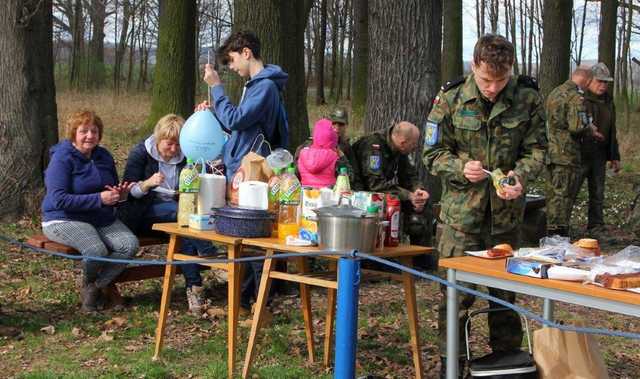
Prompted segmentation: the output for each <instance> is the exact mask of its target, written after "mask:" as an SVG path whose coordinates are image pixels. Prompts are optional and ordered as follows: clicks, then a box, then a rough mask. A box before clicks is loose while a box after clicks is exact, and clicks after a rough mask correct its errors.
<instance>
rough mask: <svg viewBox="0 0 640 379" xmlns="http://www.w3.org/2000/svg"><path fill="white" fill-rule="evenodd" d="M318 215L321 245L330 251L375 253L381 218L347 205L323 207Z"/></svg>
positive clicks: (319, 241) (318, 210) (319, 242)
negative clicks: (379, 219)
mask: <svg viewBox="0 0 640 379" xmlns="http://www.w3.org/2000/svg"><path fill="white" fill-rule="evenodd" d="M314 212H315V213H316V214H317V215H318V244H319V246H320V248H322V249H325V250H331V251H351V250H354V249H356V250H358V251H362V252H364V253H372V252H373V250H374V247H375V243H376V237H377V234H378V215H377V213H375V214H367V213H366V212H365V211H363V210H362V209H360V208H356V207H353V206H352V205H351V204H350V202H349V203H348V204H342V203H341V204H339V205H335V206H331V207H322V208H318V209H316V210H314Z"/></svg>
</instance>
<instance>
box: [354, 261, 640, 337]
mask: <svg viewBox="0 0 640 379" xmlns="http://www.w3.org/2000/svg"><path fill="white" fill-rule="evenodd" d="M356 255H357V256H359V257H362V258H365V259H369V260H371V261H374V262H378V263H381V264H384V265H386V266H389V267H393V268H395V269H398V270H400V271H404V272H407V273H409V274H412V275H414V276H417V277H420V278H422V279H427V280H431V281H434V282H437V283H440V284H443V285H445V286H447V287H453V288H455V289H456V290H458V291H462V292H466V293H468V294H470V295H474V296H477V297H479V298H482V299H486V300H489V301H492V302H494V303H497V304H500V305H502V306H504V307H507V308H510V309H512V310H514V311H516V312H518V313H520V314H523V315H525V316H526V317H528V318H530V319H532V320H535V321H538V322H540V323H541V324H543V325H545V326H548V327H551V328H557V329H560V330H565V331H570V332H578V333H590V334H599V335H605V336H612V337H626V338H632V339H640V334H639V333H631V332H620V331H616V330H609V329H600V328H588V327H576V326H570V325H562V324H557V323H555V322H553V321H549V320H546V319H544V318H543V317H541V316H539V315H537V314H535V313H533V312H531V311H530V310H528V309H525V308H522V307H520V306H518V305H515V304H511V303H509V302H507V301H504V300H502V299H498V298H497V297H493V296H491V295H489V294H486V293H484V292H480V291H477V290H474V289H471V288H468V287H464V286H461V285H459V284H456V283H452V282H449V281H447V280H444V279H442V278H440V277H438V276H435V275H431V274H427V273H424V272H421V271H417V270H415V269H412V268H410V267H406V266H403V265H401V264H398V263H395V262H392V261H389V260H386V259H383V258H380V257H376V256H374V255H370V254H367V253H361V252H359V251H358V252H356Z"/></svg>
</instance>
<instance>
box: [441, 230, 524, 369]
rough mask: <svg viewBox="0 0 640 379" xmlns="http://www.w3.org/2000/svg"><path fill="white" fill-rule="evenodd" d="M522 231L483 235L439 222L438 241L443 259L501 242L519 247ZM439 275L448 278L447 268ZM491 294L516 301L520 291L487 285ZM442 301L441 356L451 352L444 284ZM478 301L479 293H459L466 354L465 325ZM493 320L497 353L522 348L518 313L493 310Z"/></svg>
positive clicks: (491, 331) (491, 329) (491, 327)
mask: <svg viewBox="0 0 640 379" xmlns="http://www.w3.org/2000/svg"><path fill="white" fill-rule="evenodd" d="M490 223H491V222H490V220H486V222H485V223H484V224H485V225H490ZM518 234H519V233H518V230H517V229H516V230H514V231H512V232H509V233H502V234H497V235H491V233H490V232H489V231H488V230H487V231H486V232H484V233H480V234H469V233H464V232H461V231H458V230H455V229H453V228H452V227H450V226H448V225H444V224H439V225H438V230H437V232H436V240H437V244H438V245H437V246H438V252H439V256H440V258H450V257H459V256H462V255H464V251H465V250H471V251H473V250H483V249H486V248H488V247H492V246H494V245H497V244H499V243H508V244H510V245H511V246H513V248H514V249H515V248H516V247H517V246H518V240H519V238H518ZM438 276H440V277H441V278H443V279H446V272H445V271H444V270H439V271H438ZM465 286H467V287H469V288H474V289H475V288H476V286H475V285H472V284H468V283H465ZM487 290H488V292H489V294H490V295H491V296H494V297H497V298H498V299H502V300H505V301H508V302H510V303H513V302H515V300H516V294H515V293H513V292H510V291H505V290H501V289H498V288H487ZM440 292H441V293H442V295H443V297H442V301H441V302H440V304H439V305H438V347H439V348H440V355H441V356H443V357H444V356H446V353H447V287H446V286H444V285H442V286H440ZM474 302H475V296H472V295H469V294H466V293H462V292H460V293H459V295H458V305H459V308H458V309H459V310H458V312H459V313H458V320H459V324H458V325H459V328H460V331H459V336H460V345H459V346H460V349H461V350H460V353H459V355H460V356H462V355H464V353H462V352H463V351H464V346H465V341H464V325H465V323H466V321H467V318H468V313H469V309H470V308H471V306H472V305H473V303H474ZM489 307H490V308H499V307H501V306H500V305H498V304H496V303H493V302H489ZM487 317H488V321H489V346H491V349H492V350H493V351H494V352H501V351H511V350H515V349H518V348H520V346H521V344H522V325H521V322H520V316H518V313H516V312H514V311H512V310H509V311H504V312H491V313H489V314H488V315H487Z"/></svg>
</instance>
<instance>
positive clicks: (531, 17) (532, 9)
mask: <svg viewBox="0 0 640 379" xmlns="http://www.w3.org/2000/svg"><path fill="white" fill-rule="evenodd" d="M529 4H530V6H529V56H528V58H527V59H528V63H527V65H528V67H527V75H533V59H532V57H533V55H532V54H533V24H534V22H535V21H534V20H535V0H531V2H530V3H529Z"/></svg>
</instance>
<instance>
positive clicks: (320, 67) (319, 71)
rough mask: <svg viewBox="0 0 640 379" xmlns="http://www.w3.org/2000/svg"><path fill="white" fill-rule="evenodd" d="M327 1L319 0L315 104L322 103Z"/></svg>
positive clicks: (323, 100) (323, 101)
mask: <svg viewBox="0 0 640 379" xmlns="http://www.w3.org/2000/svg"><path fill="white" fill-rule="evenodd" d="M327 1H328V0H320V24H319V29H320V33H319V34H318V36H317V38H318V39H317V42H316V104H317V105H320V104H324V103H325V99H324V59H325V48H326V41H327Z"/></svg>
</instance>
